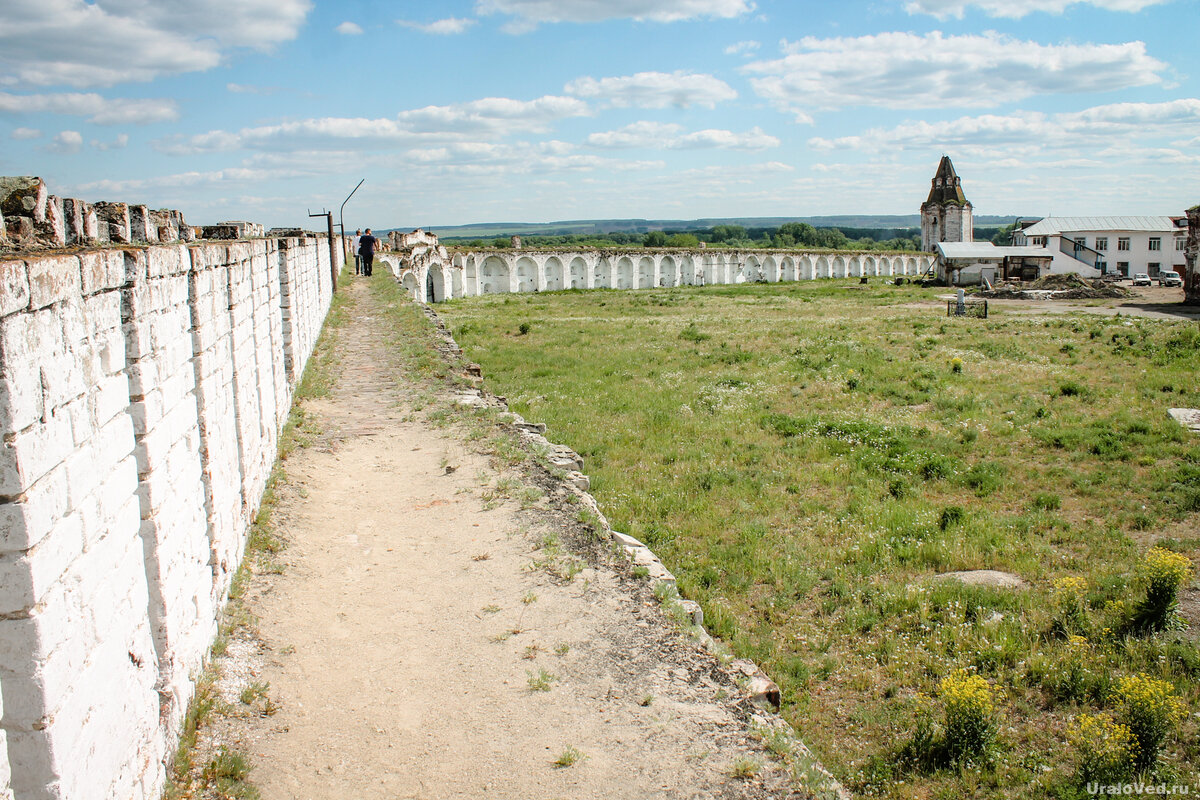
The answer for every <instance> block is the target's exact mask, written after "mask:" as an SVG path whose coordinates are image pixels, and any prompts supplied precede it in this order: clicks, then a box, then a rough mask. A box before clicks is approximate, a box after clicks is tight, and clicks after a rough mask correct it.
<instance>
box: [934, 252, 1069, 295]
mask: <svg viewBox="0 0 1200 800" xmlns="http://www.w3.org/2000/svg"><path fill="white" fill-rule="evenodd" d="M934 250H935V251H936V252H937V256H938V258H937V278H938V280H942V281H945V282H946V283H948V284H949V285H951V286H966V285H973V284H978V283H983V282H984V281H985V280H986V281H987V282H988V283H992V284H994V283H996V282H997V281H1003V280H1015V281H1020V280H1025V281H1032V280H1037V279H1038V278H1040V277H1041V276H1042V275H1044V274H1046V273H1047V272H1049V271H1050V263H1051V262H1052V261H1053V260H1054V253H1052V252H1050V251H1049V250H1047V249H1046V248H1045V247H1035V246H1032V245H1024V246H1014V247H997V246H996V245H994V244H992V243H991V242H938V243H937V244H935V245H934Z"/></svg>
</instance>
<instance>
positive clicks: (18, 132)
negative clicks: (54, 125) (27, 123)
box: [11, 128, 42, 139]
mask: <svg viewBox="0 0 1200 800" xmlns="http://www.w3.org/2000/svg"><path fill="white" fill-rule="evenodd" d="M11 136H12V138H13V139H40V138H42V132H41V131H39V130H38V129H37V128H13V132H12V134H11Z"/></svg>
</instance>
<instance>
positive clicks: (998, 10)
mask: <svg viewBox="0 0 1200 800" xmlns="http://www.w3.org/2000/svg"><path fill="white" fill-rule="evenodd" d="M1167 2H1170V0H912V2H908V3H905V4H904V10H905V11H907V12H908V13H910V14H929V15H931V16H934V17H937V18H938V19H947V18H949V17H954V18H955V19H962V18H963V14H964V13H966V10H967V9H968V8H970V7H975V8H978V9H979V10H980V11H982V12H983V13H985V14H987V15H988V16H990V17H1007V18H1009V19H1020V18H1022V17H1024V16H1026V15H1028V14H1032V13H1033V12H1035V11H1041V12H1044V13H1046V14H1061V13H1063V12H1064V11H1066V10H1067V8H1068V7H1069V6H1074V5H1090V6H1094V7H1096V8H1102V9H1105V10H1107V11H1129V12H1135V11H1141V10H1142V9H1143V8H1146V7H1148V6H1156V5H1159V4H1161V3H1167Z"/></svg>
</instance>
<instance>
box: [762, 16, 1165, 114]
mask: <svg viewBox="0 0 1200 800" xmlns="http://www.w3.org/2000/svg"><path fill="white" fill-rule="evenodd" d="M784 51H785V53H786V55H785V56H784V57H783V58H780V59H776V60H771V61H757V62H753V63H750V64H747V65H746V66H745V67H743V68H742V69H743V71H744V72H746V73H747V74H749V75H753V76H757V77H752V78H751V79H750V83H751V85H752V86H753V87H754V90H755V91H756V92H757V93H758V94H759V95H760V96H761V97H763V98H765V99H767V100H768V101H770V102H771V103H772V104H773V105H774V106H775V107H776V108H778V109H780V110H782V111H785V112H788V113H791V114H793V115H795V117H796V119H797V120H798V121H801V122H811V121H812V113H813V112H815V111H820V110H829V109H835V108H843V107H847V106H877V107H878V106H882V107H885V108H913V107H917V108H935V107H939V106H955V107H963V106H967V107H970V106H989V105H996V104H999V103H1001V102H1011V101H1013V100H1020V99H1022V98H1025V97H1030V96H1032V95H1039V94H1072V93H1086V92H1101V91H1112V90H1115V89H1125V88H1130V87H1134V86H1148V85H1151V84H1160V83H1162V82H1163V78H1162V75H1161V73H1162V72H1163V71H1164V70H1165V69H1166V68H1167V65H1166V64H1164V63H1163V62H1161V61H1158V60H1157V59H1155V58H1152V57H1151V56H1149V55H1147V53H1146V45H1145V44H1144V43H1142V42H1127V43H1124V44H1063V45H1043V44H1039V43H1037V42H1032V41H1022V40H1018V39H1013V38H1011V37H1008V36H1002V35H1000V34H997V33H987V34H984V35H982V36H976V35H968V36H944V35H942V34H941V33H940V32H937V31H935V32H933V33H929V34H925V35H923V36H920V35H917V34H913V33H883V34H878V35H875V36H860V37H857V38H834V39H817V38H812V37H806V38H804V39H801V40H800V41H798V42H784Z"/></svg>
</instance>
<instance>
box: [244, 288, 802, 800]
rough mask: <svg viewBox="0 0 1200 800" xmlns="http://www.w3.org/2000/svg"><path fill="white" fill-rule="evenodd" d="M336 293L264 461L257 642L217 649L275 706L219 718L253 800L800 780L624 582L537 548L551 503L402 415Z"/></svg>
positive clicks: (398, 390)
mask: <svg viewBox="0 0 1200 800" xmlns="http://www.w3.org/2000/svg"><path fill="white" fill-rule="evenodd" d="M345 291H347V292H348V293H349V295H350V297H351V299H352V301H353V302H352V307H351V311H350V314H351V317H352V321H351V322H349V323H348V324H347V325H346V326H345V327H344V328H343V329H342V332H341V334H340V336H341V356H340V364H341V366H340V371H339V378H338V382H337V385H336V387H335V390H334V394H333V397H332V398H330V399H329V400H327V401H322V402H320V403H310V404H309V405H308V410H309V411H310V412H316V413H317V414H318V415H319V416H320V417H321V422H322V424H323V426H324V428H325V429H326V431H327V437H326V439H325V440H324V441H323V442H322V443H321V444H319V445H317V446H314V447H309V448H305V449H302V450H298V451H296V452H295V453H293V455H292V456H291V458H290V459H289V460H288V462H287V475H288V480H287V482H286V483H285V485H283V486H282V487H281V488H280V490H279V496H280V503H279V505H278V507H277V510H276V513H275V517H274V520H275V525H276V527H277V529H278V530H279V531H280V533H281V534H282V535H283V536H284V537H285V538H286V540H287V541H288V547H287V549H286V550H285V551H284V552H283V554H282V556H281V561H282V564H283V570H282V572H281V573H280V574H277V575H272V574H263V575H257V576H255V578H254V581H253V583H252V587H251V590H250V592H249V594H248V597H249V598H250V599H249V605H250V608H251V610H252V611H253V612H254V613H255V615H256V616H257V617H258V625H257V629H258V639H256V640H250V641H247V640H242V641H239V642H237V643H235V644H236V646H235V647H233V648H231V652H232V653H234V654H235V657H234V658H233V659H232V661H231V663H230V665H229V666H228V668H227V669H226V670H225V671H226V673H227V675H228V676H229V677H228V678H227V679H226V680H227V682H232V683H233V684H236V685H233V686H226V687H224V690H225V692H226V694H227V695H231V696H233V697H236V696H237V691H238V686H244V685H246V684H247V682H249V681H260V682H269V684H270V688H269V692H268V694H269V697H270V699H271V702H272V704H273V705H274V706H276V707H277V708H276V709H275V710H274V713H272V714H270V715H262V716H258V715H244V716H243V717H242V718H239V719H236V720H233V721H229V722H227V723H226V726H227V727H226V729H225V730H224V731H223V732H221V733H220V736H221V738H222V739H224V740H226V741H228V742H229V743H230V744H232V745H234V746H236V747H238V748H240V749H241V750H242V751H244V752H246V753H247V754H248V755H249V756H250V758H251V761H252V762H253V771H252V773H251V780H252V782H253V783H254V784H255V785H257V786H258V787H259V789H260V790H261V792H262V796H263V798H265V800H284V798H305V799H306V800H308V799H315V798H364V799H365V798H388V799H389V800H394V799H397V798H430V799H433V798H438V799H440V798H489V799H491V798H495V799H496V800H500V799H502V798H512V799H513V800H518V799H519V800H536V799H537V798H581V799H582V798H605V800H615V799H616V798H629V800H648V799H649V798H725V797H728V798H743V797H746V798H759V797H793V796H795V797H799V796H806V795H805V794H803V793H800V792H798V791H795V790H793V789H791V788H790V787H791V782H790V780H789V778H788V776H787V774H786V773H785V772H784V770H783V768H782V767H780V766H779V765H777V764H776V763H775V762H773V761H772V760H771V758H770V757H769V756H768V754H767V753H766V752H765V751H764V749H763V746H762V744H761V743H760V742H759V741H758V740H757V739H756V738H755V737H753V736H752V735H751V732H750V725H751V721H752V717H753V715H755V714H758V715H762V714H763V713H764V712H759V711H758V710H757V709H756V708H754V707H753V706H751V705H750V704H749V703H748V702H747V701H746V700H745V699H744V698H742V697H741V696H740V694H739V691H738V689H737V686H736V685H735V684H733V683H732V682H731V680H730V679H729V678H728V676H727V674H726V673H725V671H724V670H722V669H721V668H720V667H719V666H718V664H717V663H716V661H715V660H714V659H713V657H712V656H710V655H708V654H707V653H705V652H703V651H702V650H700V649H699V648H698V647H697V646H696V645H695V644H694V643H692V642H691V641H690V640H688V639H686V638H685V637H684V636H683V635H682V634H680V633H679V632H678V631H677V629H676V628H675V626H674V625H673V624H672V623H670V622H669V621H668V620H667V619H666V618H665V616H664V614H663V612H662V610H661V609H660V607H659V605H658V603H657V602H655V601H654V600H653V599H652V598H650V597H649V595H648V592H647V591H646V590H645V588H644V586H643V585H640V584H639V583H637V582H635V581H634V580H633V579H631V578H629V577H628V576H627V575H623V574H622V572H621V570H619V569H615V568H612V567H609V566H605V565H604V564H602V563H598V564H597V565H595V566H589V567H587V568H585V569H583V570H582V571H581V572H579V574H577V575H575V576H574V577H573V578H572V579H570V580H564V579H563V578H562V577H560V576H556V575H554V574H552V573H551V572H550V571H548V570H547V569H545V568H544V567H542V566H539V565H538V562H544V561H545V560H546V559H547V557H548V555H549V554H550V553H552V552H553V550H554V546H553V542H555V541H557V540H559V539H560V532H559V531H558V530H557V529H556V525H558V526H561V519H559V518H556V517H555V516H554V515H553V514H550V513H540V512H539V511H538V510H537V509H532V510H530V509H526V510H522V509H521V507H520V504H519V503H518V502H517V501H516V500H515V499H507V500H505V499H500V500H497V499H496V498H494V497H490V495H489V494H488V487H489V486H494V485H495V483H496V481H497V479H498V477H499V476H498V474H497V471H496V468H495V467H494V466H493V465H492V464H491V463H489V459H488V458H487V457H486V456H483V455H479V454H477V453H475V452H473V451H471V450H470V449H468V447H467V446H466V445H464V444H463V443H462V442H460V441H459V440H458V439H456V438H455V434H454V433H452V432H449V431H446V430H438V429H434V428H432V427H430V426H429V425H428V424H426V423H424V422H422V421H420V419H419V415H413V414H411V413H409V411H408V409H407V408H406V406H405V397H406V393H407V390H406V387H405V385H404V383H403V382H402V381H401V380H400V379H399V378H398V377H397V375H398V372H397V370H396V369H395V368H394V367H393V364H392V362H391V359H390V358H389V354H388V353H387V352H386V351H385V349H384V347H383V344H382V342H381V341H380V337H379V335H378V324H377V320H378V318H379V315H380V314H381V313H383V312H382V310H381V309H380V308H379V307H378V305H377V301H376V300H375V299H374V298H373V297H372V296H371V295H370V293H369V291H368V290H367V288H366V286H365V285H364V283H363V281H362V280H356V281H354V282H352V283H351V284H350V285H349V286H348V287H346V289H345ZM448 468H449V469H448ZM509 494H514V492H513V491H511V490H510V491H509ZM515 494H518V495H519V494H520V492H519V490H518V491H517V492H515ZM556 519H557V521H556ZM547 542H550V544H551V546H550V548H549V549H547V548H546V547H545V545H546V543H547ZM568 748H574V749H575V751H576V752H577V753H578V754H579V758H578V760H577V761H575V763H573V764H572V765H570V766H562V765H558V764H556V763H555V762H556V761H557V760H559V759H560V756H562V755H563V754H564V753H565V752H567V751H568ZM750 762H753V763H754V764H756V765H759V768H758V769H757V771H755V770H754V769H753V768H750V769H749V770H747V765H748V764H749V763H750ZM739 763H740V765H741V767H742V771H743V773H744V772H747V771H750V772H755V774H753V775H752V776H750V777H737V776H735V775H734V771H735V765H738V764H739Z"/></svg>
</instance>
